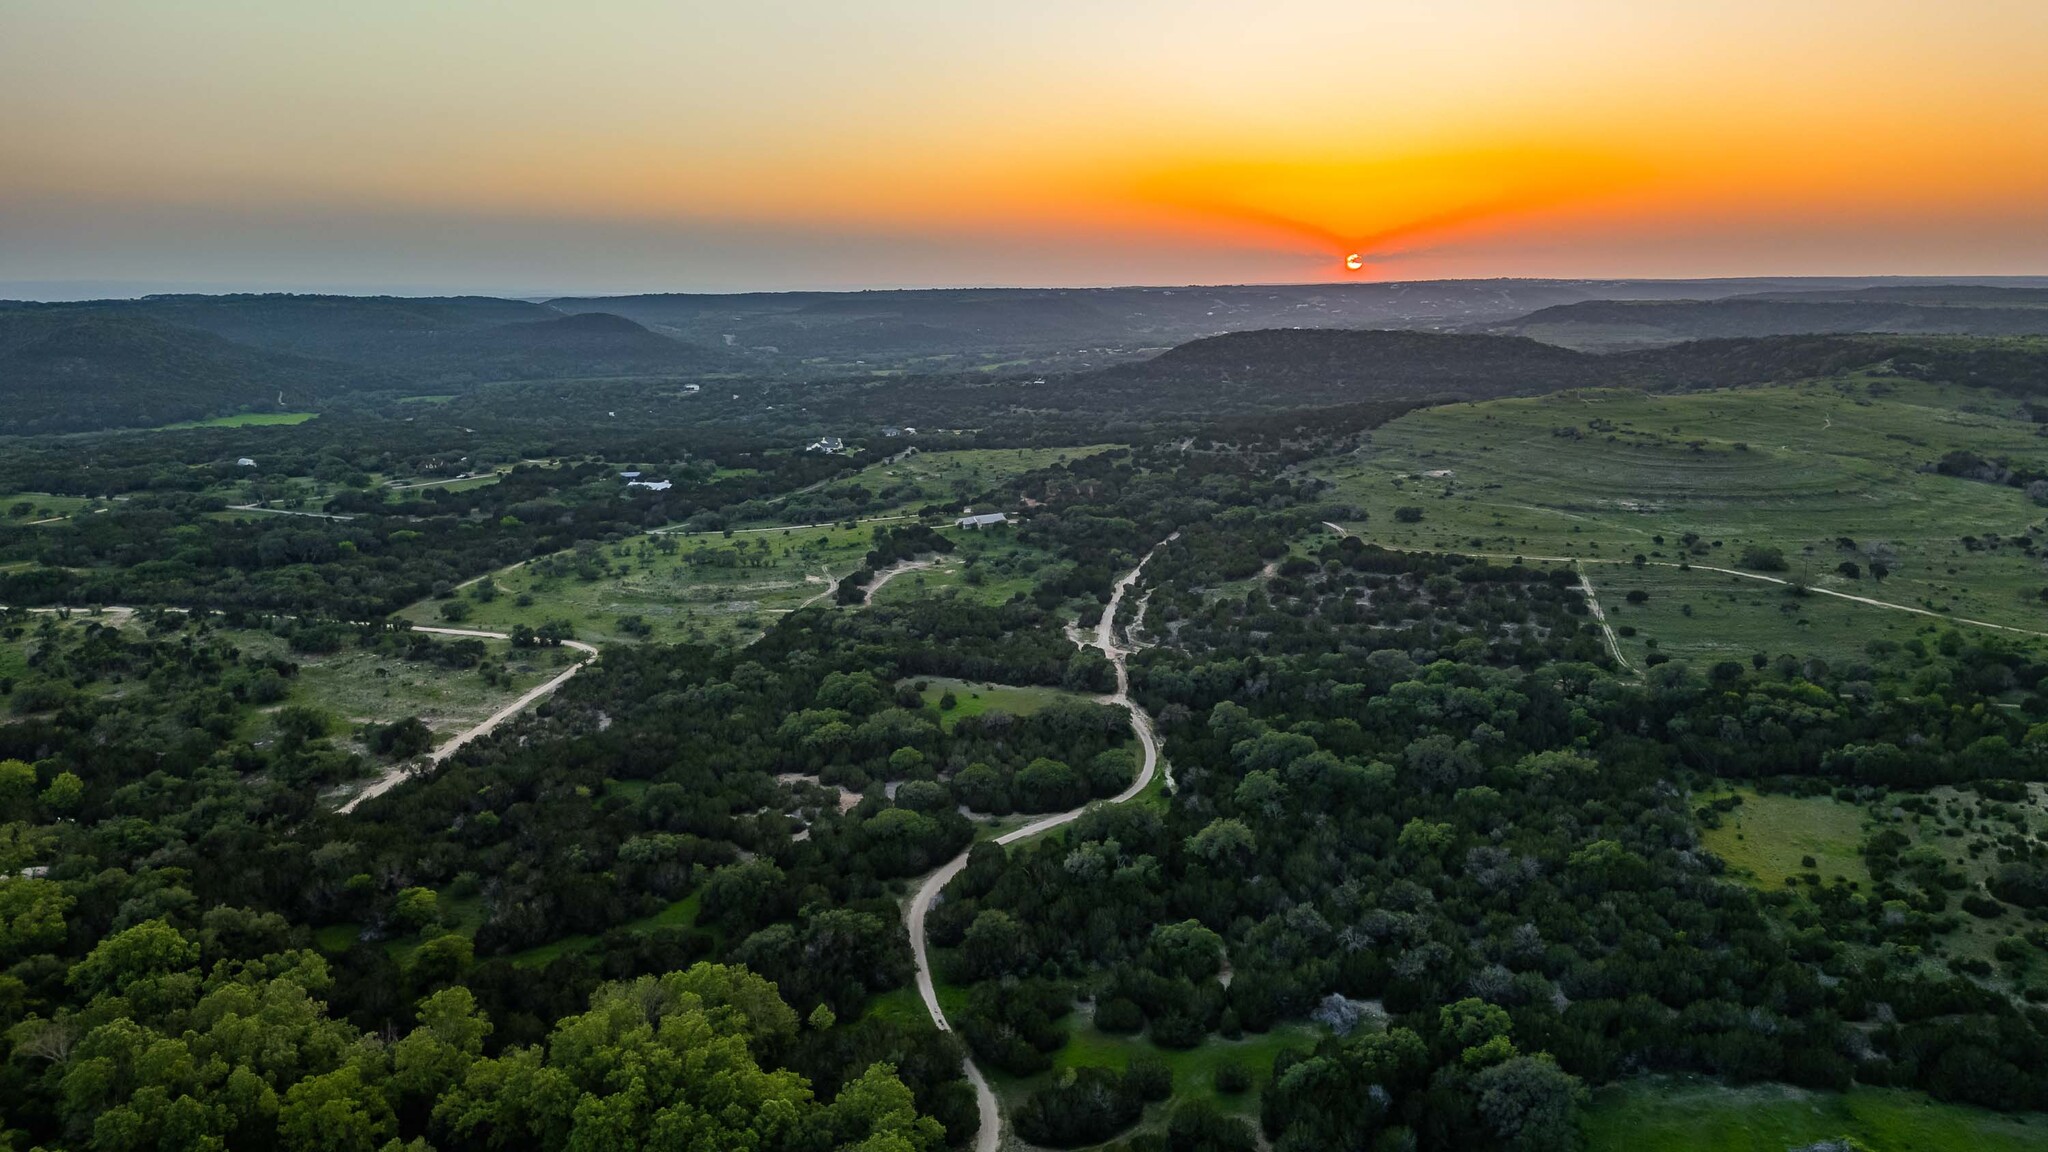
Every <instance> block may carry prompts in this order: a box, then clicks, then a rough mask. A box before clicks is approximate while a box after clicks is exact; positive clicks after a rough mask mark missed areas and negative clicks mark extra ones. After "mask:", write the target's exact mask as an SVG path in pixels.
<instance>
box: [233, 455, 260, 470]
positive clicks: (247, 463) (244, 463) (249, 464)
mask: <svg viewBox="0 0 2048 1152" xmlns="http://www.w3.org/2000/svg"><path fill="white" fill-rule="evenodd" d="M235 466H236V467H238V468H254V467H255V466H256V462H255V461H254V460H251V459H249V458H248V457H247V456H243V457H241V458H240V459H237V460H236V461H235Z"/></svg>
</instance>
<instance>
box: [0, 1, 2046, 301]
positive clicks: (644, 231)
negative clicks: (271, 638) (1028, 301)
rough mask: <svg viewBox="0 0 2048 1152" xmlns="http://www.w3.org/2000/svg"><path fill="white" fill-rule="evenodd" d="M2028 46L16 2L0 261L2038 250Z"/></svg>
mask: <svg viewBox="0 0 2048 1152" xmlns="http://www.w3.org/2000/svg"><path fill="white" fill-rule="evenodd" d="M2043 61H2048V3H2043V2H2042V0H1939V2H1923V0H1853V2H1849V0H1768V2H1766V0H1714V2H1713V3H1697V2H1691V0H1687V2H1683V3H1680V2H1668V0H1414V2H1410V0H1258V2H1252V0H1238V2H1232V3H1225V2H1215V0H1158V2H1155V0H1030V2H1020V3H1010V2H1007V0H857V2H848V0H829V2H826V0H817V2H809V0H745V2H742V3H734V2H732V0H720V2H719V3H716V4H711V3H697V2H694V0H680V2H679V0H667V2H656V0H586V2H584V3H580V4H564V3H561V2H560V0H350V2H348V3H345V4H316V3H311V2H307V0H178V2H176V3H171V2H168V0H0V110H4V112H0V294H7V295H15V296H40V297H46V298H59V297H64V296H78V295H97V294H125V293H129V292H138V291H158V290H174V289H175V290H202V291H225V290H294V291H313V290H331V291H357V292H362V291H384V292H395V293H414V294H417V293H427V292H440V291H480V292H491V293H497V294H508V295H547V294H555V293H569V292H577V293H601V292H639V291H732V290H762V289H767V290H773V289H802V288H864V287H873V288H886V287H911V286H942V285H945V286H951V285H968V286H973V285H1104V284H1182V283H1252V282H1290V283H1299V282H1312V281H1324V280H1340V279H1345V278H1357V279H1367V280H1373V279H1379V280H1385V279H1400V280H1408V279H1427V278H1442V277H1468V276H1475V277H1492V276H1543V277H1619V276H1629V277H1636V276H1641V277H1695V276H1743V275H1771V276H1783V275H1876V274H1897V275H1997V274H2040V273H2048V67H2044V65H2043ZM1352 254H1357V255H1358V256H1359V260H1358V263H1359V264H1360V265H1361V267H1360V268H1358V269H1357V270H1356V271H1353V270H1351V269H1349V268H1347V267H1346V265H1345V257H1346V256H1348V255H1352Z"/></svg>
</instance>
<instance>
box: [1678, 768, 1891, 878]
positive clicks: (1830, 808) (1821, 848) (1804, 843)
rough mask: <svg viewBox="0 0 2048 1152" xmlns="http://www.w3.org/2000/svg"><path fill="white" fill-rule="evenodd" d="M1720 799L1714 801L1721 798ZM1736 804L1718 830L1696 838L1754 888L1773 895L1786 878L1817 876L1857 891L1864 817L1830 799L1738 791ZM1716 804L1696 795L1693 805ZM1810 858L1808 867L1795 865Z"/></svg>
mask: <svg viewBox="0 0 2048 1152" xmlns="http://www.w3.org/2000/svg"><path fill="white" fill-rule="evenodd" d="M1726 794H1727V793H1720V794H1718V795H1726ZM1734 794H1735V795H1737V796H1740V797H1741V798H1742V803H1741V804H1740V805H1738V806H1736V808H1735V810H1734V811H1732V812H1727V813H1724V814H1723V815H1722V817H1721V826H1720V827H1719V828H1709V829H1706V830H1704V831H1703V832H1701V833H1700V840H1701V841H1702V842H1703V843H1704V844H1705V845H1706V847H1707V850H1708V851H1710V852H1712V853H1713V854H1714V855H1716V856H1719V857H1720V858H1721V859H1723V860H1725V861H1727V862H1728V866H1729V868H1730V870H1731V871H1732V872H1734V873H1736V874H1738V875H1740V876H1741V877H1743V878H1744V879H1747V880H1749V881H1751V882H1752V883H1754V884H1756V885H1757V886H1758V887H1760V888H1765V889H1770V890H1778V889H1782V888H1783V887H1784V886H1785V878H1786V877H1787V876H1793V875H1797V874H1799V873H1802V872H1818V873H1820V878H1821V882H1822V883H1824V884H1825V883H1833V882H1834V879H1835V877H1837V876H1846V877H1848V878H1849V879H1850V880H1852V881H1854V882H1856V883H1858V884H1863V885H1868V884H1869V883H1870V871H1869V869H1867V868H1866V867H1864V864H1863V853H1862V848H1863V839H1864V833H1863V824H1864V811H1863V808H1862V807H1861V806H1860V805H1857V804H1852V803H1849V802H1847V801H1843V800H1837V799H1835V798H1834V797H1832V796H1778V795H1771V794H1765V793H1757V792H1752V791H1749V790H1748V789H1738V790H1736V792H1735V793H1734ZM1715 798H1717V797H1716V796H1715V795H1704V794H1703V795H1700V796H1696V797H1695V798H1694V801H1695V803H1696V804H1704V803H1706V802H1707V801H1708V800H1711V799H1715ZM1808 856H1811V857H1812V858H1813V860H1814V864H1813V866H1812V867H1808V866H1807V865H1805V864H1803V863H1801V861H1802V859H1803V858H1805V857H1808Z"/></svg>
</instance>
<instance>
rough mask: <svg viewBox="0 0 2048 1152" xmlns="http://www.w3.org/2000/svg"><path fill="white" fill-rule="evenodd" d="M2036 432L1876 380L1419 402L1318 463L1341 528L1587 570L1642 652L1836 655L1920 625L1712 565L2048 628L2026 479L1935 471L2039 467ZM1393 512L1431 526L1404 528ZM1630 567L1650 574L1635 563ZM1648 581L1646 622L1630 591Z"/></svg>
mask: <svg viewBox="0 0 2048 1152" xmlns="http://www.w3.org/2000/svg"><path fill="white" fill-rule="evenodd" d="M2037 429H2038V426H2037V425H2035V424H2034V423H2033V422H2032V421H2031V420H2029V419H2028V418H2027V417H2026V414H2025V413H2024V412H2023V411H2022V410H2021V407H2020V405H2019V403H2018V401H2016V400H2013V399H2011V398H2009V397H2005V396H2002V395H1999V394H1996V393H1991V392H1986V391H1982V390H1975V389H1965V388H1953V387H1937V386H1933V385H1926V384H1919V383H1913V382H1906V381H1899V380H1890V379H1883V378H1865V377H1856V378H1848V379H1843V380H1838V381H1828V382H1818V383H1805V384H1794V385H1774V386H1768V387H1756V388H1744V389H1739V390H1721V391H1708V392H1696V393H1681V394H1664V395H1649V394H1644V393H1638V392H1629V391H1620V390H1580V391H1573V392H1563V393H1557V394H1554V395H1550V396H1543V397H1536V398H1529V399H1513V400H1498V401H1491V402H1487V403H1478V404H1458V405H1450V406H1445V407H1439V408H1428V409H1423V410H1420V411H1417V412H1414V413H1411V414H1409V415H1407V416H1404V417H1402V418H1401V419H1399V420H1396V421H1393V422H1392V423H1389V424H1387V425H1386V426H1384V427H1382V428H1379V429H1376V430H1374V432H1373V433H1372V438H1371V442H1370V443H1369V444H1367V445H1366V446H1365V447H1363V448H1362V449H1360V450H1359V451H1358V452H1356V453H1354V454H1352V455H1349V456H1346V457H1341V458H1337V459H1333V460H1329V461H1325V462H1323V463H1322V464H1321V465H1320V466H1318V467H1316V469H1315V470H1316V471H1317V472H1318V474H1320V475H1322V476H1324V477H1326V478H1328V479H1330V480H1332V481H1333V482H1335V484H1336V485H1337V493H1336V495H1337V497H1338V498H1339V499H1341V500H1344V501H1346V502H1348V503H1350V504H1352V505H1354V506H1355V507H1357V508H1360V509H1362V510H1364V511H1365V512H1366V514H1367V519H1366V520H1364V521H1362V522H1359V523H1353V524H1347V525H1346V527H1347V528H1351V529H1353V530H1355V531H1357V532H1359V534H1360V535H1362V536H1363V537H1364V538H1366V539H1367V540H1369V541H1373V542H1375V543H1380V544H1384V545H1386V546H1389V547H1397V548H1419V549H1430V550H1447V551H1461V552H1473V553H1486V554H1494V555H1501V556H1529V557H1564V558H1572V559H1577V560H1581V561H1584V562H1586V566H1587V571H1588V573H1589V575H1590V576H1591V578H1592V580H1593V581H1594V584H1595V587H1596V590H1597V591H1598V592H1599V595H1600V597H1601V602H1602V604H1603V605H1604V606H1607V607H1608V608H1609V610H1610V612H1613V610H1614V607H1615V606H1616V605H1619V606H1620V607H1621V611H1620V612H1619V613H1618V614H1616V615H1615V617H1614V620H1615V623H1616V624H1617V625H1623V624H1628V625H1631V626H1634V627H1636V628H1637V629H1638V632H1639V634H1640V639H1638V640H1637V641H1636V643H1637V644H1638V645H1639V649H1638V653H1637V654H1640V653H1641V651H1642V650H1645V649H1646V647H1647V642H1648V641H1649V640H1652V639H1654V640H1657V641H1658V643H1659V645H1660V646H1661V647H1662V648H1663V650H1665V651H1667V652H1669V653H1671V654H1672V655H1674V656H1678V655H1692V656H1702V657H1714V658H1719V657H1720V656H1721V655H1722V654H1724V653H1731V652H1740V653H1742V654H1747V652H1749V651H1754V650H1757V649H1765V650H1769V651H1772V652H1777V651H1785V650H1788V649H1789V650H1795V651H1801V652H1807V651H1811V652H1816V653H1827V652H1837V653H1845V652H1848V651H1851V650H1853V649H1854V648H1856V647H1857V646H1859V645H1860V643H1861V642H1862V641H1864V640H1867V639H1870V638H1877V637H1892V638H1898V637H1901V636H1904V635H1908V634H1910V633H1911V632H1913V631H1914V630H1915V629H1917V628H1920V627H1922V626H1924V625H1925V624H1926V623H1928V622H1929V620H1928V619H1927V618H1920V619H1918V620H1916V619H1915V618H1914V617H1912V616H1909V615H1907V614H1904V613H1897V612H1892V611H1889V610H1886V609H1880V608H1868V607H1866V606H1862V605H1855V604H1852V603H1851V602H1848V601H1840V600H1832V601H1831V598H1828V597H1822V596H1812V595H1809V596H1805V597H1796V598H1792V597H1787V596H1786V594H1785V590H1784V589H1783V588H1781V587H1778V586H1775V585H1771V584H1767V583H1764V582H1761V581H1755V580H1741V578H1740V577H1728V576H1725V575H1724V576H1721V577H1719V579H1715V578H1714V574H1712V573H1706V572H1702V571H1700V569H1701V568H1702V567H1706V566H1712V567H1720V568H1730V569H1741V568H1742V567H1743V553H1744V552H1745V550H1746V549H1749V548H1751V547H1762V548H1773V549H1777V550H1778V551H1779V552H1780V553H1781V554H1782V555H1783V557H1784V559H1785V562H1786V563H1785V569H1784V570H1782V571H1776V572H1771V573H1768V574H1769V575H1773V576H1776V577H1778V578H1780V579H1784V580H1790V581H1796V582H1800V583H1803V584H1805V585H1808V586H1810V587H1813V588H1825V589H1832V590H1835V591H1840V592H1844V593H1848V594H1851V595H1859V596H1866V597H1870V598H1873V599H1878V600H1884V601H1889V602H1894V603H1898V604H1904V605H1910V606H1913V607H1918V608H1923V609H1926V610H1928V611H1931V612H1936V613H1941V614H1944V615H1953V616H1960V617H1966V618H1970V619H1976V620H1982V621H1987V622H1990V623H1994V624H2001V625H2006V626H2010V627H2013V628H2019V629H2027V630H2031V631H2039V632H2048V604H2044V603H2043V601H2042V600H2041V599H2040V593H2041V591H2042V588H2043V585H2044V583H2048V581H2044V577H2043V574H2042V571H2041V559H2040V554H2039V550H2038V549H2037V548H2036V547H2035V544H2034V541H2035V540H2036V539H2042V538H2044V536H2048V526H2044V511H2043V509H2042V508H2041V507H2040V506H2037V505H2036V504H2034V503H2033V502H2032V501H2031V500H2030V499H2028V498H2027V496H2026V494H2025V493H2024V492H2022V491H2021V490H2020V489H2018V488H2014V487H2009V486H2005V485H1999V484H1992V483H1986V482H1980V481H1974V480H1967V479H1962V478H1959V477H1955V476H1947V475H1940V474H1937V473H1935V472H1933V471H1932V470H1930V469H1931V466H1932V465H1934V464H1936V463H1937V462H1938V461H1940V460H1941V459H1942V457H1943V455H1944V454H1945V453H1948V452H1951V451H1957V450H1967V451H1970V452H1974V453H1976V454H1978V455H1979V456H1982V457H1985V458H1995V459H2000V460H2004V461H2006V462H2008V463H2009V464H2010V465H2011V466H2013V467H2016V468H2030V469H2048V442H2044V441H2043V440H2042V439H2041V438H2040V437H2039V436H2038V435H2037V434H2036V433H2037ZM1403 507H1407V508H1412V509H1419V510H1420V514H1421V519H1420V520H1419V521H1414V522H1404V521H1402V520H1399V519H1397V518H1396V516H1395V510H1396V509H1397V508H1403ZM1411 515H1412V513H1411ZM1688 534H1690V535H1691V536H1693V537H1694V538H1695V540H1694V541H1693V543H1694V544H1695V545H1696V546H1693V547H1688V543H1687V537H1688ZM1638 555H1641V556H1643V557H1644V559H1645V562H1646V565H1647V567H1646V569H1645V570H1643V571H1635V570H1633V569H1631V568H1628V567H1627V566H1628V565H1629V564H1630V563H1631V562H1632V561H1633V559H1634V557H1636V556H1638ZM1681 562H1684V563H1688V564H1690V565H1692V566H1693V568H1692V569H1691V570H1690V571H1679V570H1677V568H1676V567H1675V566H1676V565H1677V564H1679V563H1681ZM1845 563H1847V564H1853V565H1855V568H1856V574H1855V575H1854V576H1851V575H1849V574H1848V572H1847V570H1845V569H1844V568H1843V567H1842V566H1843V565H1844V564H1845ZM1873 563H1879V564H1882V565H1884V566H1885V567H1886V568H1887V569H1888V570H1889V571H1888V573H1887V575H1886V578H1885V579H1883V580H1882V581H1879V580H1878V579H1876V578H1875V575H1874V573H1873V571H1872V568H1871V566H1872V564H1873ZM1660 564H1663V565H1672V566H1673V567H1670V568H1662V569H1660V568H1657V567H1656V566H1657V565H1660ZM1730 579H1736V580H1741V583H1742V584H1745V585H1749V586H1750V587H1748V588H1746V589H1743V588H1737V587H1735V586H1732V585H1728V584H1726V581H1727V580H1730ZM1610 584H1612V585H1614V586H1615V589H1616V593H1617V594H1614V595H1610V594H1609V592H1608V588H1609V585H1610ZM1638 586H1640V587H1642V588H1643V590H1645V591H1647V592H1648V593H1649V594H1650V599H1649V601H1647V602H1646V603H1645V605H1643V606H1642V607H1641V609H1640V610H1638V609H1636V608H1633V607H1631V606H1629V605H1627V604H1626V602H1625V600H1624V599H1623V594H1625V592H1626V591H1627V590H1629V589H1630V588H1633V587H1638ZM1745 592H1746V593H1747V594H1746V595H1745V594H1744V593H1745ZM1730 593H1733V595H1732V596H1731V595H1730ZM1787 599H1797V600H1798V603H1796V604H1794V605H1792V606H1791V607H1790V609H1789V610H1788V608H1787V605H1786V601H1787ZM1688 603H1690V604H1691V605H1692V608H1693V612H1694V615H1692V616H1690V617H1687V616H1684V615H1683V614H1682V611H1681V610H1682V608H1683V606H1684V605H1686V604H1688ZM1802 621H1803V622H1802Z"/></svg>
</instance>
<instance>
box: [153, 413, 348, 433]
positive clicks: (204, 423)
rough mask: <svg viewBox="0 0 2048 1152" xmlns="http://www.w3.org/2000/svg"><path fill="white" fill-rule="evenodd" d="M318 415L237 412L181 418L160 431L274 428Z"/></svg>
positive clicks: (300, 422) (299, 422) (304, 420)
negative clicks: (198, 418) (227, 414)
mask: <svg viewBox="0 0 2048 1152" xmlns="http://www.w3.org/2000/svg"><path fill="white" fill-rule="evenodd" d="M318 415H320V414H319V413H318V412H237V413H235V414H234V415H233V416H215V417H214V418H212V419H211V420H182V421H179V422H178V423H176V424H166V425H164V426H163V427H162V428H160V429H158V431H160V432H177V431H180V430H182V429H186V428H275V427H280V426H283V425H288V424H304V423H305V422H306V421H308V420H311V419H313V418H314V417H315V416H318Z"/></svg>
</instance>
